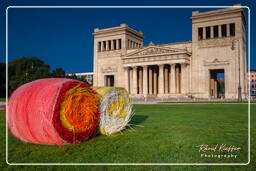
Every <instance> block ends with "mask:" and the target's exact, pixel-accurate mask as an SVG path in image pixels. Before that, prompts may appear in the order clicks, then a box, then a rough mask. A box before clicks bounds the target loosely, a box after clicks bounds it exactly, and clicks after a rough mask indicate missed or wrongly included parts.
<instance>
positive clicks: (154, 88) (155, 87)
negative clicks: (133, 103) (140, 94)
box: [153, 68, 157, 95]
mask: <svg viewBox="0 0 256 171" xmlns="http://www.w3.org/2000/svg"><path fill="white" fill-rule="evenodd" d="M153 71H154V72H153V75H154V78H153V80H154V87H153V90H154V94H155V95H156V94H157V71H156V68H154V70H153Z"/></svg>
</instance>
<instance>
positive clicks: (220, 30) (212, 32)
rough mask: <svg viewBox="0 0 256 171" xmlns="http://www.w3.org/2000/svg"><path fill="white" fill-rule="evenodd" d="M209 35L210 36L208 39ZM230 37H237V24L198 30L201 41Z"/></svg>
mask: <svg viewBox="0 0 256 171" xmlns="http://www.w3.org/2000/svg"><path fill="white" fill-rule="evenodd" d="M207 34H209V36H208V37H207ZM229 36H235V23H230V24H222V25H215V26H207V27H200V28H198V39H199V40H202V39H204V40H205V39H210V38H211V39H212V38H218V37H229Z"/></svg>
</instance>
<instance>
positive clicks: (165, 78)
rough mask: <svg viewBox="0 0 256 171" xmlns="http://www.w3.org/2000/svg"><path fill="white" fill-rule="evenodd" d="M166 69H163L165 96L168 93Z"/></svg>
mask: <svg viewBox="0 0 256 171" xmlns="http://www.w3.org/2000/svg"><path fill="white" fill-rule="evenodd" d="M168 80H169V79H168V68H166V67H165V68H164V93H165V94H167V93H169V92H168V87H169V85H168Z"/></svg>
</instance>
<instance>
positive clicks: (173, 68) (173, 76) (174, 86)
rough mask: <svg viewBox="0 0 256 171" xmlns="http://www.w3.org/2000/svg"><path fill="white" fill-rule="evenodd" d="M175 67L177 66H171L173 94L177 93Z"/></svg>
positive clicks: (171, 88)
mask: <svg viewBox="0 0 256 171" xmlns="http://www.w3.org/2000/svg"><path fill="white" fill-rule="evenodd" d="M175 66H176V64H172V65H171V73H170V75H171V77H170V92H171V93H173V94H175V93H176V92H175V90H176V84H175V82H176V79H175Z"/></svg>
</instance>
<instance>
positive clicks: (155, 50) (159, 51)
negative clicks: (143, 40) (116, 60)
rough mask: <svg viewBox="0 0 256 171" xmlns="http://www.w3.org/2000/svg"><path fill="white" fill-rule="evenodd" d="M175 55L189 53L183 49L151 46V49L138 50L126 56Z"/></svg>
mask: <svg viewBox="0 0 256 171" xmlns="http://www.w3.org/2000/svg"><path fill="white" fill-rule="evenodd" d="M175 53H188V52H187V51H186V50H183V49H175V48H166V47H159V46H149V47H145V48H142V49H139V50H136V51H134V52H130V53H128V54H127V55H126V57H135V56H151V55H165V54H175Z"/></svg>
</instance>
